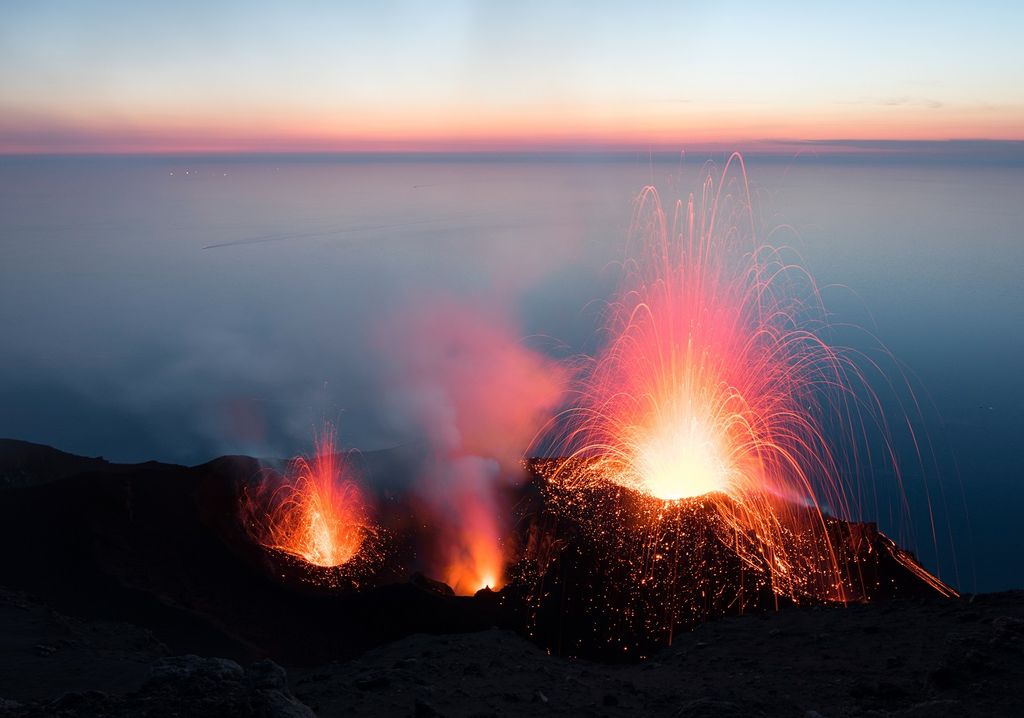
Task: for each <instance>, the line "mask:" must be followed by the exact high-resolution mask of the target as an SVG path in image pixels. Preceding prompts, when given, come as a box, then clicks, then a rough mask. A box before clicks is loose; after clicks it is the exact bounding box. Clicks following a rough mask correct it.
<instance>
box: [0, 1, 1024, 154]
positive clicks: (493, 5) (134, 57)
mask: <svg viewBox="0 0 1024 718" xmlns="http://www.w3.org/2000/svg"><path fill="white" fill-rule="evenodd" d="M1022 27H1024V3H1021V2H1019V1H1010V2H994V1H991V0H977V1H974V2H943V3H934V2H899V3H893V2H891V1H890V2H859V3H838V2H830V3H816V4H812V3H792V2H770V3H763V2H746V1H745V0H739V1H736V2H730V3H708V2H653V1H648V2H643V3H636V2H621V3H620V2H593V3H576V2H572V3H569V2H553V1H548V2H533V1H531V0H527V1H525V2H514V3H513V2H508V3H500V2H469V1H461V2H454V1H453V2H443V1H441V2H388V1H386V0H385V1H383V2H371V3H343V2H293V3H280V2H275V3H258V2H237V3H235V2H218V3H209V2H193V1H191V0H181V1H180V2H174V3H170V2H166V1H162V2H148V1H146V0H137V1H135V2H114V1H110V0H94V1H92V2H88V3H83V2H78V1H75V0H72V1H63V0H56V1H55V0H37V1H36V2H31V3H27V2H13V0H0V153H58V154H59V153H94V152H95V153H107V152H109V153H120V152H128V153H130V152H206V151H209V152H230V151H245V152H249V151H268V152H274V151H288V152H304V151H316V152H319V151H389V150H422V151H433V150H440V151H447V150H459V149H468V150H508V149H512V150H514V149H551V148H555V149H575V148H580V147H585V148H595V149H616V148H623V147H630V148H633V147H635V148H644V147H667V148H671V147H678V146H681V145H686V146H704V145H706V146H723V147H726V146H728V147H730V148H739V149H747V148H750V147H756V146H770V145H772V143H780V142H786V141H808V140H810V141H822V140H835V139H843V140H851V139H852V140H931V141H934V140H949V139H997V140H1022V139H1024V43H1022V42H1021V41H1020V37H1019V33H1020V29H1021V28H1022Z"/></svg>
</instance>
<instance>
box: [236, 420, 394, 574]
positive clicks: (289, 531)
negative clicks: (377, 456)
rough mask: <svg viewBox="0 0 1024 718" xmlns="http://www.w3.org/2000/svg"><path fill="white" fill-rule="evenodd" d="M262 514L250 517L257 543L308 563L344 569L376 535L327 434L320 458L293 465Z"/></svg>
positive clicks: (319, 443)
mask: <svg viewBox="0 0 1024 718" xmlns="http://www.w3.org/2000/svg"><path fill="white" fill-rule="evenodd" d="M262 503H263V505H264V506H265V508H264V510H262V511H254V512H252V514H253V516H254V522H255V524H256V533H257V538H258V540H259V542H260V543H261V544H262V545H263V546H265V547H267V548H272V549H277V550H279V551H283V552H285V553H288V554H290V555H292V556H295V557H297V558H300V559H302V560H303V561H306V562H307V563H310V564H313V565H315V566H322V567H336V566H343V565H345V564H347V563H349V562H350V561H352V560H353V559H354V558H355V557H356V556H358V555H359V553H360V551H361V550H362V548H363V545H364V542H365V541H366V539H367V538H368V537H369V536H370V535H372V534H373V533H374V532H375V529H374V527H373V525H372V524H371V523H370V520H369V518H368V509H367V505H366V502H365V500H364V498H363V494H362V491H361V490H360V488H359V485H358V484H357V483H356V482H355V480H354V479H353V472H352V469H351V467H349V466H348V465H347V464H346V462H345V460H344V458H343V457H342V456H339V454H337V453H336V451H335V446H334V439H333V436H332V435H331V434H330V432H325V433H324V435H323V436H322V437H320V438H319V439H318V440H317V446H316V455H315V456H314V457H313V458H312V459H310V460H307V459H305V458H303V457H298V458H296V459H294V460H293V461H292V462H291V465H290V467H289V471H288V474H287V476H286V477H284V480H283V482H282V483H281V484H280V485H279V486H277V487H276V489H274V491H273V492H272V494H271V495H270V497H269V500H267V501H265V502H262Z"/></svg>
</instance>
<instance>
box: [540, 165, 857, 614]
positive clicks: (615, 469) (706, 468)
mask: <svg viewBox="0 0 1024 718" xmlns="http://www.w3.org/2000/svg"><path fill="white" fill-rule="evenodd" d="M730 172H732V173H733V174H730ZM749 197H750V195H749V189H748V184H747V177H746V171H745V168H744V166H743V162H742V159H741V158H740V157H739V155H733V157H732V158H731V159H730V160H729V162H728V164H727V165H726V167H725V169H724V171H723V173H722V178H721V182H716V181H715V180H714V179H713V178H711V177H710V176H709V177H708V179H707V180H706V181H705V182H704V183H703V185H702V187H701V189H700V190H699V192H697V193H694V194H691V195H690V196H689V197H688V199H686V200H681V201H679V202H677V203H675V205H674V206H672V207H670V208H669V209H668V211H666V210H665V209H664V208H663V206H662V203H661V200H660V198H659V196H658V193H657V191H656V190H655V189H654V188H653V187H648V188H646V189H645V190H644V191H643V193H642V194H641V196H640V197H639V199H638V201H637V209H636V214H635V216H634V222H633V228H632V231H631V237H630V245H629V248H628V252H627V258H626V260H625V262H624V265H623V280H622V284H621V287H620V291H619V292H618V294H617V299H616V301H615V302H614V303H612V305H611V307H610V312H609V320H608V325H607V330H608V331H607V333H608V336H609V341H608V343H607V345H606V347H605V348H604V350H603V351H602V352H600V353H599V354H598V356H597V357H596V358H595V359H594V360H593V363H592V365H591V366H590V370H589V371H588V372H585V379H584V380H583V381H582V384H581V386H580V387H579V391H578V399H577V402H576V404H575V406H574V407H573V408H572V409H571V410H570V412H569V414H568V416H567V417H566V419H567V423H568V424H569V426H570V428H569V430H568V432H567V434H566V435H565V437H564V439H565V444H564V446H565V447H566V452H565V453H566V455H567V456H569V457H570V458H573V457H575V458H579V459H584V460H582V461H568V462H565V463H564V464H563V467H564V468H563V469H561V470H560V471H558V472H556V475H555V477H554V478H555V480H556V481H558V482H561V483H562V484H564V485H566V486H569V487H570V489H571V487H573V486H575V487H577V489H579V488H584V487H586V486H594V485H600V484H602V483H605V484H607V483H611V484H612V485H619V486H623V487H626V488H629V489H632V490H635V491H637V492H640V493H641V494H643V495H647V496H650V497H653V498H655V499H660V500H662V501H664V502H665V507H664V510H663V511H661V512H659V514H658V515H659V516H662V517H664V516H666V515H668V514H669V513H671V511H670V509H671V510H674V509H673V508H672V507H673V506H675V505H676V504H678V503H679V502H680V501H681V500H684V499H693V498H697V497H704V499H705V500H707V501H711V502H712V503H714V504H715V505H716V506H717V511H718V515H719V516H720V518H721V519H722V525H723V526H724V527H725V529H724V530H723V531H722V532H721V534H722V535H721V536H719V539H720V540H721V541H722V542H723V543H725V544H727V545H730V546H731V547H732V549H733V550H734V551H735V552H736V553H737V554H739V557H740V558H741V560H742V561H744V562H745V563H747V564H749V565H751V566H758V567H761V568H763V569H764V570H766V571H767V572H769V573H770V575H771V577H772V580H773V584H774V585H773V590H774V591H775V592H776V593H778V594H786V595H790V596H794V597H795V596H796V595H798V594H803V595H808V594H809V595H812V596H814V597H816V598H822V599H830V600H844V597H845V594H846V591H845V589H844V577H842V576H840V575H839V567H838V564H837V562H836V560H835V551H834V547H833V546H832V545H831V539H830V538H829V535H828V532H827V531H826V530H825V512H826V511H827V512H829V513H832V514H834V515H840V516H842V515H849V508H850V504H851V501H850V499H849V496H848V492H847V488H846V487H845V486H844V478H845V477H846V473H845V469H846V468H847V464H846V463H844V461H846V460H847V459H849V457H851V456H855V455H856V442H857V437H858V436H862V435H863V426H864V422H865V414H866V413H869V412H868V411H866V410H864V409H863V408H862V407H864V406H865V405H868V406H870V405H871V402H872V399H873V397H874V395H873V393H871V391H870V388H869V387H868V386H867V384H866V381H865V380H864V377H863V375H862V374H861V373H860V371H859V370H858V367H857V364H856V362H855V361H854V360H853V359H852V358H851V357H850V356H849V355H847V354H846V353H844V352H843V351H842V350H840V349H835V348H833V347H831V346H829V345H828V344H827V343H826V342H825V341H824V340H823V338H822V336H823V334H824V332H825V330H826V329H827V327H828V324H827V322H826V320H825V319H826V315H825V310H824V308H823V306H822V304H821V301H820V294H819V293H818V291H817V288H816V287H815V284H814V282H813V280H812V279H811V277H810V276H809V275H808V274H807V272H806V271H804V270H802V269H801V268H800V267H799V266H797V265H794V264H792V263H787V262H786V261H785V260H784V259H783V255H782V253H781V252H780V251H779V250H777V249H774V248H772V247H768V246H765V245H763V244H760V243H758V242H757V240H756V236H755V225H756V222H755V219H754V215H753V212H752V210H751V205H750V200H749ZM863 397H867V399H866V400H865V399H863ZM836 440H838V441H839V442H840V446H841V452H837V451H836V450H835V449H834V447H835V445H836V444H835V442H836ZM573 509H574V510H585V509H581V508H580V507H578V506H574V507H573ZM797 514H799V515H800V517H801V518H800V519H797V518H796V516H797ZM808 514H809V515H812V516H817V517H818V520H817V521H814V522H812V524H816V527H815V526H814V525H811V526H808V525H807V523H808V522H807V519H806V516H807V515H808ZM797 524H799V526H798V525H797ZM599 531H600V532H601V533H604V534H606V533H607V529H606V528H600V529H599ZM797 534H800V535H801V536H802V538H801V539H800V541H799V542H797V541H796V540H794V538H793V537H794V536H796V535H797ZM812 535H813V536H812ZM815 536H816V538H815Z"/></svg>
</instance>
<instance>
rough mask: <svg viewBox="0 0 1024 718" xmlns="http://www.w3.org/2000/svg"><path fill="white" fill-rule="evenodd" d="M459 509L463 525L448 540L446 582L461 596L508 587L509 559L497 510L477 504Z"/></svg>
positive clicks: (469, 503)
mask: <svg viewBox="0 0 1024 718" xmlns="http://www.w3.org/2000/svg"><path fill="white" fill-rule="evenodd" d="M462 504H463V505H462V506H460V507H459V517H460V519H461V522H462V526H461V528H460V530H459V531H458V533H456V534H451V535H449V536H447V538H446V546H445V547H444V554H445V559H446V564H445V568H444V573H443V580H444V582H445V583H447V584H448V585H449V586H451V587H452V590H453V591H455V593H456V594H458V595H460V596H472V595H473V594H475V593H476V592H477V591H479V590H481V589H483V588H491V589H495V590H497V589H499V588H501V586H502V585H503V584H504V579H503V573H504V566H505V558H504V556H503V555H502V549H501V537H500V536H499V535H498V531H497V525H496V520H495V516H494V512H493V509H492V508H491V507H488V506H485V505H482V504H480V503H478V502H475V501H464V502H462Z"/></svg>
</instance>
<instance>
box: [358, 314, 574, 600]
mask: <svg viewBox="0 0 1024 718" xmlns="http://www.w3.org/2000/svg"><path fill="white" fill-rule="evenodd" d="M386 326H387V327H388V329H387V330H386V331H383V332H381V334H380V335H379V336H378V338H377V339H378V341H377V345H378V347H379V348H380V350H381V351H382V354H383V356H384V377H385V379H386V382H387V384H386V386H387V388H386V392H385V395H386V401H387V403H388V406H389V408H390V410H391V412H392V418H393V419H394V420H395V421H396V424H397V428H399V429H401V430H403V431H404V432H406V433H407V434H412V435H415V436H418V437H420V438H421V439H422V440H424V441H425V443H426V444H427V448H428V451H427V458H426V460H425V462H424V465H423V467H422V470H421V472H420V476H419V478H418V480H417V483H416V487H415V491H416V494H417V495H418V497H419V499H420V501H421V502H422V504H423V508H424V510H425V512H426V514H427V515H429V516H430V518H431V519H432V521H433V522H434V523H435V525H433V526H431V529H432V531H431V533H433V534H434V535H435V536H436V540H437V543H436V545H435V546H434V547H433V556H432V558H433V560H434V564H433V565H432V567H431V568H432V570H434V571H437V572H439V575H438V577H439V578H442V579H443V580H445V581H446V582H447V583H448V584H449V585H451V586H452V587H453V588H454V589H455V590H456V592H457V593H472V592H474V591H476V590H478V589H480V588H483V587H484V586H485V585H490V586H492V587H493V586H497V585H500V583H501V580H502V571H503V566H504V561H505V556H504V551H503V548H502V543H501V542H502V536H503V534H504V532H505V529H506V528H507V527H506V526H504V525H503V522H502V520H501V517H502V515H503V514H504V513H505V512H503V511H502V509H503V508H504V507H503V506H502V505H501V498H500V497H501V488H502V486H503V485H506V484H507V483H510V482H516V481H518V480H519V479H520V478H521V476H522V467H521V466H520V463H519V462H520V460H521V459H522V458H523V456H524V454H525V453H526V452H527V450H528V449H529V447H530V445H531V443H532V442H533V441H534V439H535V437H536V435H537V432H538V430H539V429H540V428H541V427H542V426H543V424H544V423H545V421H546V420H547V419H548V418H549V417H550V416H551V413H552V411H553V410H554V409H555V408H556V407H557V405H558V403H559V401H560V400H561V397H562V393H563V387H564V385H565V380H566V378H567V377H566V374H565V371H564V370H563V369H562V368H561V367H560V366H558V365H557V364H555V363H554V362H553V361H551V360H549V359H547V358H545V357H544V356H542V355H541V354H539V353H537V352H535V351H533V350H531V349H529V348H527V347H525V346H523V344H522V343H521V342H520V339H519V334H518V333H517V332H516V331H515V328H514V323H513V322H511V321H509V319H508V318H507V317H505V316H504V315H502V314H500V313H498V312H496V311H486V310H483V311H478V310H475V309H470V308H468V307H466V306H464V305H461V304H459V303H457V302H455V301H454V300H451V299H444V300H440V301H434V302H430V303H429V304H426V305H424V304H421V305H419V306H418V307H417V308H415V309H413V310H411V311H406V312H403V313H402V314H400V315H399V316H397V317H395V318H394V319H393V320H392V321H391V322H389V323H387V325H386Z"/></svg>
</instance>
